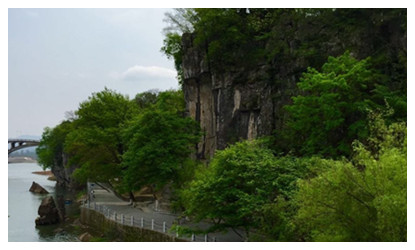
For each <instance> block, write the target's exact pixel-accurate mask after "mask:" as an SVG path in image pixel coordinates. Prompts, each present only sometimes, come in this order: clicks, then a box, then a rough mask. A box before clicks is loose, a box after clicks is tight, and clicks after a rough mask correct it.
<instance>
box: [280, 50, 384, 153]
mask: <svg viewBox="0 0 415 250" xmlns="http://www.w3.org/2000/svg"><path fill="white" fill-rule="evenodd" d="M373 82H374V79H373V72H372V71H371V70H370V66H369V62H368V60H361V61H358V60H356V59H355V58H353V57H352V56H351V55H350V53H348V52H346V53H345V54H344V55H342V56H339V57H337V58H334V57H329V59H328V62H327V63H326V64H324V65H323V67H322V69H321V71H320V72H319V71H317V70H316V69H313V68H309V69H308V71H307V72H306V73H304V74H303V77H302V78H301V80H300V82H298V83H297V86H298V88H299V90H300V92H301V94H300V95H298V96H295V97H292V100H293V104H292V105H287V106H285V108H286V110H287V111H288V112H289V115H290V117H289V119H288V121H287V130H286V131H284V132H285V133H286V134H285V136H286V138H287V139H288V140H289V141H291V142H292V144H291V145H290V146H293V148H294V149H296V150H297V151H298V152H299V153H300V154H304V155H312V154H321V155H323V156H331V157H336V156H338V155H348V154H349V153H350V152H351V148H350V145H351V143H352V142H353V140H355V139H360V140H364V139H365V138H367V135H368V130H367V117H366V116H367V110H368V109H369V108H375V107H378V105H377V104H376V103H374V102H373V97H372V90H373V89H374V83H373ZM292 138H295V139H292Z"/></svg>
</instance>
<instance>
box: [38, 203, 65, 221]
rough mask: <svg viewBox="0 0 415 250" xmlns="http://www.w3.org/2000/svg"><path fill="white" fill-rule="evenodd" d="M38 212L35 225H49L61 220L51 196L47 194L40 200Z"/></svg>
mask: <svg viewBox="0 0 415 250" xmlns="http://www.w3.org/2000/svg"><path fill="white" fill-rule="evenodd" d="M38 214H39V217H38V218H36V220H35V223H36V225H50V224H56V223H59V222H60V221H61V215H60V213H59V210H58V208H57V207H56V205H55V201H54V199H53V197H52V196H48V197H46V198H44V199H43V200H42V203H41V204H40V206H39V209H38Z"/></svg>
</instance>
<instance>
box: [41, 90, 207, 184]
mask: <svg viewBox="0 0 415 250" xmlns="http://www.w3.org/2000/svg"><path fill="white" fill-rule="evenodd" d="M183 111H184V99H183V94H182V93H181V92H180V91H165V92H161V93H160V92H158V91H149V92H144V93H140V94H138V95H137V96H136V98H135V99H133V100H129V98H128V97H127V96H123V95H121V94H119V93H116V92H115V91H112V90H109V89H105V90H103V91H101V92H98V93H93V94H92V96H91V97H89V98H88V100H86V101H84V102H82V103H81V104H80V106H79V109H78V110H76V112H75V114H76V116H75V117H74V119H72V120H71V121H64V122H62V123H61V124H59V125H58V126H56V127H55V128H52V129H51V128H46V129H45V132H44V133H43V136H42V140H41V143H40V146H39V148H38V154H39V163H40V164H42V165H43V167H44V168H53V167H55V166H59V167H61V168H63V167H66V166H77V168H76V170H75V171H74V173H73V177H75V178H76V180H77V181H79V182H81V183H85V182H86V181H99V182H107V183H110V184H112V185H113V186H114V187H115V188H116V189H117V190H119V191H121V192H132V191H135V190H139V189H140V188H141V187H143V186H146V185H148V186H153V185H156V186H157V187H159V188H162V187H163V186H164V185H166V184H168V183H171V182H175V181H176V179H177V177H180V176H185V174H183V173H181V172H180V171H181V169H186V170H189V169H188V166H189V165H192V164H189V163H186V164H184V163H183V162H186V161H190V160H188V159H187V158H188V156H189V155H190V153H191V152H192V146H193V145H194V144H195V143H196V142H197V141H198V140H199V129H198V124H196V123H195V122H194V121H193V120H191V119H190V118H185V117H183ZM64 154H66V155H67V158H68V159H69V161H68V162H63V160H62V157H63V155H64ZM138 156H141V157H138ZM192 166H194V164H193V165H192Z"/></svg>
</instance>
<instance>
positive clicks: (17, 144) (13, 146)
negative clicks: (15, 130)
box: [9, 139, 39, 154]
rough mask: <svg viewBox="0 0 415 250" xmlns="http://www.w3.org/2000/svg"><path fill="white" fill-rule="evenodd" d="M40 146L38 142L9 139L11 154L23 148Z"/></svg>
mask: <svg viewBox="0 0 415 250" xmlns="http://www.w3.org/2000/svg"><path fill="white" fill-rule="evenodd" d="M38 145H39V141H38V140H26V139H9V154H10V153H12V152H14V151H16V150H19V149H22V148H27V147H35V146H38Z"/></svg>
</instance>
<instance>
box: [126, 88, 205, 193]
mask: <svg viewBox="0 0 415 250" xmlns="http://www.w3.org/2000/svg"><path fill="white" fill-rule="evenodd" d="M178 94H179V95H178ZM183 110H184V102H183V98H180V93H174V92H165V93H161V94H160V95H159V97H158V102H156V104H155V106H154V107H153V108H151V109H147V110H145V111H143V112H141V113H140V115H138V116H137V117H135V118H134V119H133V120H132V121H131V122H130V125H129V126H128V128H127V129H126V130H125V131H124V135H123V136H124V138H125V141H128V143H127V147H128V150H127V151H126V152H125V154H124V155H123V165H124V166H125V167H126V170H125V171H124V176H125V180H124V182H125V185H126V186H127V188H128V189H129V190H139V189H140V188H142V187H144V186H146V185H155V187H156V188H158V189H159V188H162V187H163V186H164V185H166V184H167V183H171V182H177V181H178V180H179V175H180V171H181V170H182V169H184V165H185V164H186V163H185V162H186V161H187V159H188V157H189V155H190V153H191V152H192V146H193V145H195V144H196V143H197V142H198V141H199V139H200V136H199V133H198V132H199V128H198V124H197V123H196V122H195V121H194V120H192V119H190V118H189V117H186V118H185V117H183V114H182V111H183Z"/></svg>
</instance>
